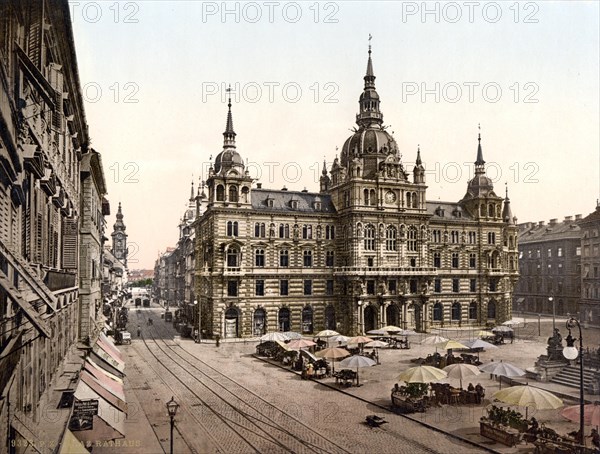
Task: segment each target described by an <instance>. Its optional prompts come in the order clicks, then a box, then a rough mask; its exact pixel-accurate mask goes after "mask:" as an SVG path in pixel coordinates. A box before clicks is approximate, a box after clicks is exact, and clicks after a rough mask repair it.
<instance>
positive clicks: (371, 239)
mask: <svg viewBox="0 0 600 454" xmlns="http://www.w3.org/2000/svg"><path fill="white" fill-rule="evenodd" d="M364 238H365V251H374V250H375V227H374V226H373V225H372V224H368V225H367V226H365V233H364Z"/></svg>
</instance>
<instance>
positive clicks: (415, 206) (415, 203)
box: [412, 192, 418, 208]
mask: <svg viewBox="0 0 600 454" xmlns="http://www.w3.org/2000/svg"><path fill="white" fill-rule="evenodd" d="M417 204H418V199H417V193H416V192H413V194H412V207H413V208H417Z"/></svg>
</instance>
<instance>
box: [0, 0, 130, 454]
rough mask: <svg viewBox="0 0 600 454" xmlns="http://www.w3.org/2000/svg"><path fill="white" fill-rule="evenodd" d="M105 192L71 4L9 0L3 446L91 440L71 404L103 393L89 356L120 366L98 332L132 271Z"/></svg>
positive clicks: (1, 9)
mask: <svg viewBox="0 0 600 454" xmlns="http://www.w3.org/2000/svg"><path fill="white" fill-rule="evenodd" d="M106 195H107V188H106V181H105V178H104V172H103V166H102V159H101V155H100V153H98V152H97V151H95V150H94V149H93V148H91V146H90V137H89V131H88V125H87V123H86V116H85V111H84V104H83V98H82V94H81V86H80V81H79V75H78V69H77V60H76V55H75V45H74V38H73V30H72V26H71V18H70V13H69V5H68V2H67V1H66V0H28V1H17V0H3V1H2V2H0V452H33V451H37V452H80V451H79V450H77V449H76V448H74V446H77V440H82V441H85V442H87V443H88V444H89V443H91V442H92V441H93V440H94V436H95V434H97V432H96V431H95V430H87V431H85V430H82V429H84V428H83V427H82V426H81V425H79V426H77V424H73V421H74V419H73V417H75V416H77V415H76V414H75V413H74V410H73V408H74V406H76V404H77V403H78V402H81V401H83V400H94V399H93V396H94V395H98V393H99V392H101V391H100V390H99V389H98V388H99V385H98V382H99V379H98V378H94V373H95V374H99V375H100V374H102V373H104V372H101V371H97V372H94V373H90V372H87V370H88V369H90V368H91V366H90V364H91V362H90V360H89V358H91V357H92V356H94V355H95V357H96V359H97V362H96V363H95V364H96V365H98V367H102V366H101V365H102V364H104V365H105V367H106V368H107V369H111V367H112V368H115V367H116V368H118V369H122V367H121V365H119V366H114V365H113V366H114V367H113V366H111V365H110V364H108V363H109V362H110V361H113V359H112V356H111V354H110V352H109V353H107V351H110V350H111V346H107V345H106V344H107V343H110V341H108V339H107V338H106V337H105V336H104V335H103V334H102V333H101V330H102V328H103V327H104V325H105V321H104V320H105V319H104V316H103V312H106V310H105V309H106V308H105V302H108V301H114V300H116V299H117V298H118V297H119V295H121V292H122V285H123V280H124V279H126V272H125V270H126V263H125V262H124V261H123V260H119V259H118V258H117V257H115V256H114V255H113V254H112V253H111V251H110V250H107V249H106V246H107V245H106V244H105V242H106V240H107V239H106V238H105V236H104V234H105V229H106V216H108V215H109V214H110V207H109V202H108V200H107V198H106ZM119 213H120V207H119ZM121 220H122V217H121ZM117 230H118V229H117ZM123 232H124V229H123ZM112 355H118V353H114V352H113V353H112ZM113 362H117V361H116V360H115V361H113ZM105 363H106V364H105ZM116 373H122V370H120V371H116ZM84 381H85V382H86V383H87V384H86V383H84ZM96 391H97V392H98V393H97V392H96ZM83 396H86V397H85V399H84V397H83ZM90 396H92V397H90ZM123 405H124V404H123ZM102 406H103V403H102V404H101V405H100V408H102ZM120 410H123V408H121V409H120ZM105 413H108V412H105ZM102 418H105V419H110V418H109V417H108V416H97V415H95V416H94V418H93V423H94V424H95V425H94V427H95V428H97V429H101V428H102V425H103V424H106V425H107V426H110V427H111V428H112V429H114V430H112V432H110V431H108V430H107V431H105V433H106V434H109V432H110V435H109V437H110V438H119V437H122V436H124V434H123V433H122V432H123V428H122V425H121V426H119V427H118V428H115V427H116V426H117V424H116V423H114V421H109V422H106V421H104V420H103V419H102ZM75 420H77V418H75ZM91 422H92V421H90V423H91ZM113 426H114V427H113ZM71 429H72V430H71ZM87 429H89V427H87ZM100 438H102V437H100ZM86 452H87V451H86Z"/></svg>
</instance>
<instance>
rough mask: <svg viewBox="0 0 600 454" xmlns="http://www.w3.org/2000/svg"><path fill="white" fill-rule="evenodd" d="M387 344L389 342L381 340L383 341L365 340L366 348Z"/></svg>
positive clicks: (385, 345)
mask: <svg viewBox="0 0 600 454" xmlns="http://www.w3.org/2000/svg"><path fill="white" fill-rule="evenodd" d="M388 345H389V344H388V343H387V342H383V341H380V340H374V341H371V342H367V343H366V344H365V347H368V348H381V347H387V346H388Z"/></svg>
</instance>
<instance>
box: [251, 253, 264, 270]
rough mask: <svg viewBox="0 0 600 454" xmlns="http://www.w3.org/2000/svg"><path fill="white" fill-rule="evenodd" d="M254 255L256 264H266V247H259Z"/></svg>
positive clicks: (261, 265)
mask: <svg viewBox="0 0 600 454" xmlns="http://www.w3.org/2000/svg"><path fill="white" fill-rule="evenodd" d="M254 257H255V260H254V265H255V266H260V267H263V266H265V250H264V249H257V250H256V251H255V256H254Z"/></svg>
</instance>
